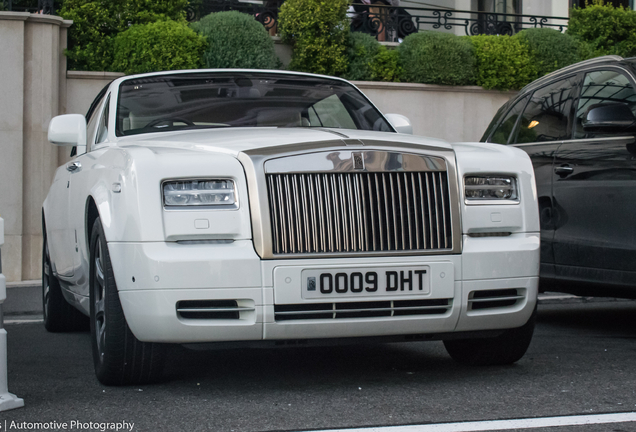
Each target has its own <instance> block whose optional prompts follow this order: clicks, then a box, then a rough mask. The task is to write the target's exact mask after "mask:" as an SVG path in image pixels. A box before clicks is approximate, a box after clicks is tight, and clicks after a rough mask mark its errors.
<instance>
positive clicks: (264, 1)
mask: <svg viewBox="0 0 636 432" xmlns="http://www.w3.org/2000/svg"><path fill="white" fill-rule="evenodd" d="M56 1H57V2H59V1H60V0H0V4H3V6H4V9H5V10H9V11H19V12H32V13H44V14H54V13H55V9H56V7H55V6H56ZM284 2H285V0H250V1H246V0H243V1H241V0H191V1H190V4H189V5H188V7H187V9H186V16H187V20H188V21H198V20H199V19H200V18H201V17H203V16H205V15H207V14H210V13H213V12H221V11H230V10H235V11H239V12H243V13H247V14H250V15H253V16H254V17H255V18H256V20H257V21H259V22H260V23H261V24H263V25H264V26H265V28H266V29H268V30H269V32H270V34H272V35H274V34H276V33H277V23H278V11H279V10H280V6H281V5H282V4H283V3H284ZM348 16H349V18H350V20H351V29H352V30H353V31H360V32H364V33H369V34H371V35H373V36H374V37H376V38H377V39H378V40H380V41H387V42H398V41H399V40H401V39H403V38H405V37H406V36H408V35H409V34H411V33H415V32H419V31H423V30H440V31H450V32H454V33H462V34H466V35H481V34H486V35H513V34H515V33H517V32H519V31H521V30H523V29H527V28H553V29H556V30H558V31H563V30H564V29H565V28H566V27H567V25H568V18H567V17H551V16H541V15H521V14H503V13H494V12H477V11H467V10H453V9H434V8H419V7H394V6H384V5H366V4H362V3H353V4H352V5H351V7H350V9H349V13H348ZM456 30H459V32H457V31H456Z"/></svg>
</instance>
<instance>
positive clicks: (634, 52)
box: [567, 0, 636, 57]
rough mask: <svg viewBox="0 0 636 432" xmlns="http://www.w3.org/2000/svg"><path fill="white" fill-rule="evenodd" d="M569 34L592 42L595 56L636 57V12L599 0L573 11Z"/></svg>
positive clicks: (571, 11)
mask: <svg viewBox="0 0 636 432" xmlns="http://www.w3.org/2000/svg"><path fill="white" fill-rule="evenodd" d="M567 33H568V34H569V35H572V36H575V37H577V38H579V39H581V40H583V41H585V42H587V43H588V44H590V46H591V48H592V50H593V55H594V56H598V55H606V54H617V55H620V56H623V57H632V56H636V11H633V10H629V9H624V8H623V7H622V6H620V7H614V6H612V5H611V4H607V5H606V4H603V2H602V1H599V0H596V1H594V2H593V4H590V5H587V7H585V8H583V9H580V8H573V9H571V10H570V21H569V23H568V30H567Z"/></svg>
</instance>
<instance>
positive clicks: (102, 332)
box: [93, 237, 106, 362]
mask: <svg viewBox="0 0 636 432" xmlns="http://www.w3.org/2000/svg"><path fill="white" fill-rule="evenodd" d="M96 243H97V245H96V247H95V258H94V259H95V278H94V285H93V304H94V308H95V317H94V321H95V335H94V337H95V340H96V341H97V352H98V354H99V359H100V362H103V360H104V347H105V343H106V312H105V297H106V296H105V294H106V283H105V280H104V265H103V264H104V259H103V256H104V255H103V253H102V247H103V245H102V239H101V237H98V238H97V242H96Z"/></svg>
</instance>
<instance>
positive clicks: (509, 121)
mask: <svg viewBox="0 0 636 432" xmlns="http://www.w3.org/2000/svg"><path fill="white" fill-rule="evenodd" d="M528 97H529V96H526V97H524V98H523V99H520V100H519V101H518V102H517V103H516V104H515V105H514V106H513V107H512V109H511V110H510V111H508V114H506V116H505V117H504V119H503V121H502V122H501V124H500V125H499V127H498V128H497V130H496V131H495V133H493V134H492V138H490V141H489V142H492V143H495V144H508V137H510V132H512V129H513V128H514V127H515V124H516V123H517V118H519V114H521V111H523V108H524V107H525V106H526V103H527V102H528Z"/></svg>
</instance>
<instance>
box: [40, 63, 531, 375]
mask: <svg viewBox="0 0 636 432" xmlns="http://www.w3.org/2000/svg"><path fill="white" fill-rule="evenodd" d="M458 127H461V125H460V124H458ZM410 131H411V126H410V123H409V121H408V119H406V118H405V117H403V116H400V115H391V114H388V115H386V116H384V115H382V114H381V113H380V112H379V111H378V109H377V108H375V107H374V105H373V104H372V103H371V102H370V101H369V100H368V99H367V98H366V97H365V96H364V95H363V94H362V93H361V92H360V91H359V90H358V89H356V88H355V87H354V86H353V85H351V84H350V83H348V82H347V81H344V80H342V79H338V78H333V77H328V76H319V75H310V74H301V73H289V72H280V71H254V70H194V71H179V72H175V71H172V72H162V73H152V74H145V75H135V76H127V77H123V78H119V79H117V80H115V81H113V82H112V83H111V84H109V85H108V86H107V87H106V88H104V89H103V90H102V91H101V93H100V94H99V95H98V96H97V98H96V99H95V101H94V102H93V104H92V105H91V107H90V110H89V112H88V114H87V115H86V116H83V115H77V114H69V115H63V116H59V117H55V118H54V119H53V120H52V121H51V123H50V127H49V134H48V137H49V141H51V143H53V144H56V145H62V146H72V147H74V150H73V151H72V155H73V156H74V157H73V158H72V160H71V161H70V162H69V163H67V164H66V165H64V166H61V167H60V168H59V169H58V170H57V172H56V175H55V179H54V181H53V184H52V186H51V190H50V192H49V194H48V196H47V198H46V201H45V202H44V207H43V228H44V247H43V260H42V261H43V272H42V273H43V302H44V323H45V326H46V328H47V329H48V330H50V331H68V330H73V329H77V328H78V327H81V326H82V325H86V321H88V322H90V333H91V338H92V350H93V358H94V363H95V371H96V375H97V378H98V379H99V381H101V382H102V383H104V384H107V385H124V384H133V383H147V382H151V381H155V380H157V379H158V378H159V377H160V375H161V369H162V366H163V362H164V358H165V355H166V347H167V346H168V345H169V344H184V345H186V346H190V347H193V348H196V347H210V346H213V347H214V346H216V347H218V346H222V345H223V344H224V343H228V342H230V343H231V345H232V346H235V345H236V343H237V342H244V343H245V344H246V345H247V346H250V345H268V344H271V345H298V344H312V343H315V344H323V343H353V342H358V341H365V342H366V341H381V342H392V341H393V342H395V341H421V340H429V339H436V340H443V341H444V344H445V346H446V348H447V350H448V352H449V354H450V356H451V357H452V358H454V359H455V360H457V361H460V362H463V363H469V364H478V365H492V364H508V363H513V362H515V361H517V360H519V359H520V358H521V357H522V356H523V355H524V353H525V352H526V349H527V348H528V345H529V344H530V340H531V338H532V333H533V329H534V316H535V309H536V299H537V283H538V273H539V219H538V209H537V196H536V190H535V183H534V174H533V169H532V165H531V163H530V159H529V158H528V156H527V154H526V153H525V152H524V151H522V150H519V149H515V148H511V147H505V146H500V145H497V144H483V143H482V144H472V143H461V144H449V143H447V142H444V141H440V140H436V139H429V138H423V137H416V136H413V135H410V134H409V133H410ZM86 316H88V317H89V318H88V319H87V318H86Z"/></svg>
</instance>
